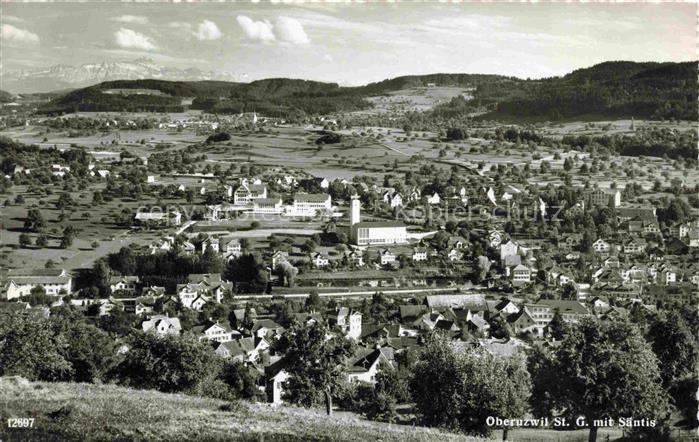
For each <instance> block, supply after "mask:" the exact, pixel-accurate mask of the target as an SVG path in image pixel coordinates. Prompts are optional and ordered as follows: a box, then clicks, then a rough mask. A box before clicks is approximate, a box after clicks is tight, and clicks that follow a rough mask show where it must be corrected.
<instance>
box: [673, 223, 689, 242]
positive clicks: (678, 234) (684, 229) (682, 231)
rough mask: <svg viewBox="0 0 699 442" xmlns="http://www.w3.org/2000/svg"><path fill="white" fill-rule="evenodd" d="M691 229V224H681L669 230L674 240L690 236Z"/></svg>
mask: <svg viewBox="0 0 699 442" xmlns="http://www.w3.org/2000/svg"><path fill="white" fill-rule="evenodd" d="M690 229H691V225H690V223H679V224H675V225H674V226H671V227H670V228H669V229H668V230H669V233H670V236H672V237H674V238H679V239H683V238H686V237H687V236H689V231H690Z"/></svg>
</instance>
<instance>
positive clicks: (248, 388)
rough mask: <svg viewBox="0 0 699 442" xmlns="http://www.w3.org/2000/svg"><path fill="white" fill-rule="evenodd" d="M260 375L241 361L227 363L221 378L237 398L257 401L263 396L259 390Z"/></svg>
mask: <svg viewBox="0 0 699 442" xmlns="http://www.w3.org/2000/svg"><path fill="white" fill-rule="evenodd" d="M259 377H260V375H259V373H258V372H257V371H256V370H255V369H253V368H252V367H246V366H245V365H244V364H243V363H241V362H239V361H233V362H228V363H226V364H225V365H224V366H223V368H222V369H221V373H220V374H219V378H220V379H221V380H222V381H223V382H225V383H226V385H228V387H229V388H230V389H231V392H232V393H233V395H234V396H235V397H236V398H242V399H255V398H259V397H260V395H261V394H262V393H261V392H260V390H259V389H258V388H257V382H258V378H259Z"/></svg>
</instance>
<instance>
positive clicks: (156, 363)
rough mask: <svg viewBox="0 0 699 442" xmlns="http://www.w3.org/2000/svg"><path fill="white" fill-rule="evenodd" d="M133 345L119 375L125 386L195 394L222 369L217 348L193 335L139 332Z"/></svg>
mask: <svg viewBox="0 0 699 442" xmlns="http://www.w3.org/2000/svg"><path fill="white" fill-rule="evenodd" d="M129 344H130V348H129V351H128V353H127V354H126V358H125V359H124V361H123V362H122V363H121V364H119V366H118V367H117V368H116V372H117V376H118V378H119V379H120V380H121V381H122V382H123V383H125V384H127V385H131V386H134V387H136V388H152V389H157V390H160V391H164V392H177V391H191V390H192V389H194V388H196V387H197V385H198V384H199V383H200V382H202V381H204V380H206V379H210V378H211V377H213V376H215V375H216V374H217V373H218V370H219V368H220V367H219V362H220V361H219V359H218V358H217V356H216V354H215V353H214V351H213V349H212V348H211V347H210V346H209V345H207V344H206V343H203V342H200V341H199V340H198V339H196V338H195V337H193V336H182V337H181V336H162V337H160V336H156V335H154V334H152V333H135V334H133V335H132V337H131V339H130V340H129Z"/></svg>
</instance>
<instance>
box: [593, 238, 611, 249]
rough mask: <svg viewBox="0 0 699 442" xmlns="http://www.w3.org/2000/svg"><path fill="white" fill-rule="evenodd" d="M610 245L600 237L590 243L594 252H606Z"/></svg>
mask: <svg viewBox="0 0 699 442" xmlns="http://www.w3.org/2000/svg"><path fill="white" fill-rule="evenodd" d="M611 248H612V246H611V244H609V243H608V242H607V241H605V240H603V239H602V238H600V239H598V240H597V241H595V242H593V243H592V250H594V251H595V252H596V253H608V252H609V250H611Z"/></svg>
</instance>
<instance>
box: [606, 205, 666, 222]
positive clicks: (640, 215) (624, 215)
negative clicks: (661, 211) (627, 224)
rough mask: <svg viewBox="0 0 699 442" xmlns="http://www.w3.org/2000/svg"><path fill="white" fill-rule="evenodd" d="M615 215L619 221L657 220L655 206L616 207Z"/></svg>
mask: <svg viewBox="0 0 699 442" xmlns="http://www.w3.org/2000/svg"><path fill="white" fill-rule="evenodd" d="M616 216H617V219H618V220H619V221H629V220H632V219H637V220H642V221H647V222H654V223H656V222H658V219H657V217H656V210H655V207H652V206H639V207H617V208H616Z"/></svg>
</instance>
